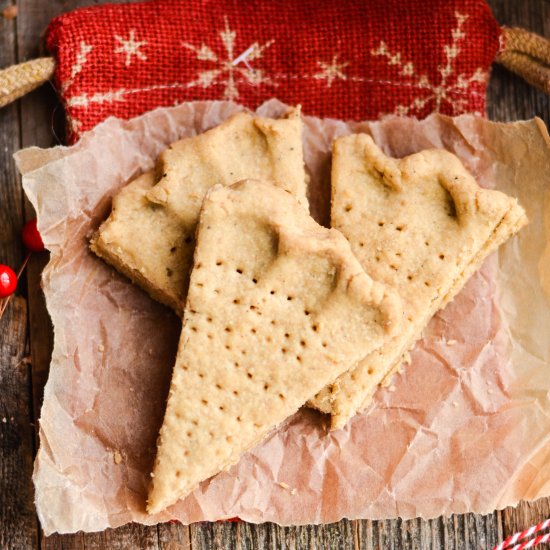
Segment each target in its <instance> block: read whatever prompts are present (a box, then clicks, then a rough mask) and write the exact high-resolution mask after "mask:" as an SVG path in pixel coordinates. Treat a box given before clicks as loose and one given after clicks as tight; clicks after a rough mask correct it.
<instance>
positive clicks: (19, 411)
mask: <svg viewBox="0 0 550 550" xmlns="http://www.w3.org/2000/svg"><path fill="white" fill-rule="evenodd" d="M90 3H91V2H89V1H86V0H49V1H48V2H44V1H43V0H42V1H41V0H19V1H18V2H17V4H18V8H19V11H18V17H17V19H16V20H15V21H5V20H2V19H1V18H0V67H1V66H6V65H9V64H11V63H13V62H15V61H23V60H27V59H32V58H34V57H36V56H37V55H38V54H39V53H41V46H40V44H41V39H42V35H43V32H44V29H45V28H46V25H47V23H48V21H49V20H50V19H51V18H52V17H53V16H55V15H57V14H59V13H62V12H65V11H69V10H71V9H74V8H75V7H78V6H81V5H86V4H90ZM96 3H97V2H96ZM489 3H490V5H491V7H492V8H493V10H494V12H495V15H496V17H497V20H499V22H500V23H504V24H508V25H519V26H524V27H526V28H528V29H530V30H533V31H535V32H538V33H540V34H543V35H545V36H548V37H550V2H548V1H542V0H522V1H521V2H518V1H517V0H490V1H489ZM6 5H7V2H2V0H0V8H3V7H5V6H6ZM488 113H489V116H490V117H491V118H493V119H495V120H514V119H518V118H530V117H532V116H534V115H537V116H540V117H541V118H542V119H543V120H545V121H546V122H547V123H549V122H550V101H549V98H548V97H547V96H546V95H544V94H542V93H541V92H538V91H536V90H534V89H533V88H531V87H530V86H528V85H527V84H525V83H524V82H523V81H522V80H520V79H519V78H517V77H515V76H513V75H510V74H509V73H507V71H505V70H504V69H502V68H500V67H495V69H494V71H493V76H492V79H491V82H490V86H489V108H488ZM61 119H62V108H61V106H60V105H59V102H58V100H57V97H56V96H55V93H54V91H53V89H52V88H51V87H49V86H45V87H43V88H42V89H40V90H38V91H36V92H33V93H32V94H30V95H29V96H27V97H26V98H24V99H22V100H21V101H19V102H18V103H17V104H16V105H13V106H11V107H8V108H6V109H3V110H1V111H0V261H2V262H5V263H10V264H11V265H18V264H19V262H20V261H21V259H22V255H23V250H22V246H21V243H20V241H19V235H18V234H19V229H20V227H21V225H22V223H23V220H24V218H25V217H26V218H29V217H32V216H33V213H32V209H31V208H30V206H29V205H28V204H25V203H24V202H23V199H22V194H21V190H20V185H19V182H18V178H17V176H16V173H15V169H14V166H13V162H12V161H11V154H12V153H13V152H14V151H15V150H17V149H18V148H19V147H20V146H28V145H40V146H43V147H48V146H51V145H53V144H55V143H58V142H59V141H60V139H62V137H63V129H62V126H60V124H59V121H60V120H61ZM45 261H46V257H45V256H42V257H36V258H33V260H32V261H31V264H30V266H29V269H28V271H27V278H28V288H27V285H26V284H25V281H23V283H22V285H21V287H20V289H19V290H18V298H17V299H15V300H13V303H12V304H11V305H10V310H9V314H8V315H7V316H6V317H5V318H4V319H3V320H2V321H0V383H1V384H2V393H1V394H0V395H1V396H0V548H2V549H3V548H17V549H19V548H38V547H41V548H44V549H56V550H57V549H68V550H76V549H100V548H108V549H119V548H120V549H122V548H147V549H149V548H151V549H164V550H183V549H191V548H192V549H193V550H195V549H211V548H242V549H259V548H281V549H291V548H292V549H295V548H312V549H317V548H318V549H326V548H357V549H359V548H361V549H365V550H367V549H368V550H373V549H375V548H376V549H384V550H390V549H395V550H397V549H413V548H414V549H437V548H446V549H450V550H455V549H456V550H459V549H460V550H463V549H464V550H466V549H474V548H475V549H478V548H481V549H483V548H488V549H491V548H492V547H493V546H494V545H495V544H496V543H497V542H498V541H499V540H502V538H503V537H505V536H507V535H508V534H511V533H512V532H515V531H517V530H519V529H522V528H525V527H527V526H529V525H531V524H532V523H535V522H537V521H540V520H542V519H544V518H546V517H549V516H550V500H549V499H542V500H540V501H538V502H536V503H530V504H527V503H522V504H520V506H519V507H518V508H517V509H507V510H505V511H503V512H494V513H492V514H489V515H487V516H479V515H474V514H466V515H455V516H451V517H450V518H437V519H434V520H429V521H423V520H419V519H415V520H410V521H402V520H394V521H378V522H376V521H348V520H343V521H341V522H338V523H334V524H330V525H320V526H315V525H308V526H302V527H280V526H277V525H274V524H270V523H266V524H261V525H253V524H247V523H244V522H238V523H198V524H194V525H191V526H183V525H180V524H165V525H159V526H156V527H144V526H140V525H128V526H125V527H122V528H119V529H109V530H107V531H105V532H103V533H89V534H83V533H79V534H76V535H54V536H51V537H47V538H45V537H43V538H42V539H41V540H39V530H38V525H37V521H36V517H35V515H34V507H33V502H32V487H31V484H30V476H31V471H32V463H31V461H32V453H33V432H32V427H31V425H30V424H31V422H32V420H33V415H34V416H35V417H37V416H38V413H39V407H40V403H41V396H42V388H43V385H44V383H45V380H46V377H47V372H48V364H49V356H50V352H51V326H50V324H49V317H48V315H47V312H46V310H45V306H44V301H43V296H42V293H41V291H40V290H39V274H40V271H41V269H42V267H43V265H44V263H45ZM26 299H27V300H28V308H27V300H26ZM29 338H30V352H31V355H32V398H31V372H30V366H29V364H28V360H27V359H26V358H27V356H28V354H29ZM3 418H6V422H3ZM12 418H13V420H11V419H12Z"/></svg>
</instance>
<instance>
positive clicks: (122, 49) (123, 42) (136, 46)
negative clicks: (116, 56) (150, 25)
mask: <svg viewBox="0 0 550 550" xmlns="http://www.w3.org/2000/svg"><path fill="white" fill-rule="evenodd" d="M115 40H117V41H118V42H119V43H120V46H118V47H117V48H115V53H123V54H125V55H126V60H125V61H124V64H125V65H126V67H129V66H130V65H131V64H132V57H133V56H134V55H135V56H136V57H137V58H138V59H141V60H142V61H145V60H146V59H147V56H146V55H145V54H144V53H143V52H142V51H140V48H141V46H145V44H147V42H145V41H142V42H139V41H137V40H136V31H135V29H132V30H131V31H130V36H129V38H128V39H124V38H122V36H118V34H115Z"/></svg>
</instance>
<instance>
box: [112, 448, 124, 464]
mask: <svg viewBox="0 0 550 550" xmlns="http://www.w3.org/2000/svg"><path fill="white" fill-rule="evenodd" d="M113 461H114V463H115V464H120V463H121V462H122V455H121V454H120V452H119V451H115V452H114V453H113Z"/></svg>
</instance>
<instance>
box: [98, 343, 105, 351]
mask: <svg viewBox="0 0 550 550" xmlns="http://www.w3.org/2000/svg"><path fill="white" fill-rule="evenodd" d="M97 349H98V350H99V351H101V352H104V351H105V346H104V345H103V344H99V346H97Z"/></svg>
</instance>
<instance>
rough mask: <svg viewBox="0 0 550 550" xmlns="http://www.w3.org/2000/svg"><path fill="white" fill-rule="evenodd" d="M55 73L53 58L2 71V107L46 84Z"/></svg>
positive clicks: (0, 92)
mask: <svg viewBox="0 0 550 550" xmlns="http://www.w3.org/2000/svg"><path fill="white" fill-rule="evenodd" d="M54 71H55V60H54V58H53V57H40V58H38V59H33V60H31V61H26V62H25V63H20V64H19V65H12V66H11V67H8V68H7V69H4V70H3V71H0V107H3V106H4V105H7V104H8V103H11V102H12V101H15V100H16V99H18V98H20V97H22V96H24V95H25V94H28V93H29V92H30V91H32V90H34V89H35V88H38V86H41V85H42V84H44V83H45V82H47V81H48V80H49V79H50V78H51V77H52V76H53V73H54Z"/></svg>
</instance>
